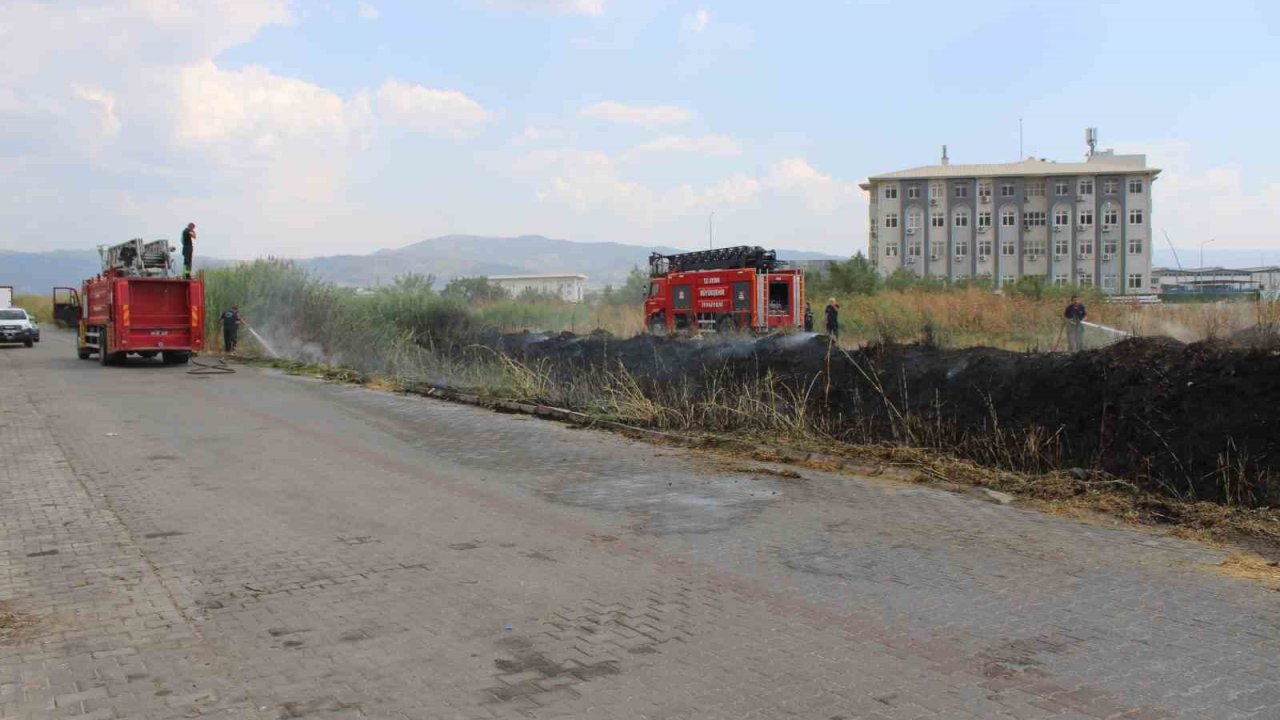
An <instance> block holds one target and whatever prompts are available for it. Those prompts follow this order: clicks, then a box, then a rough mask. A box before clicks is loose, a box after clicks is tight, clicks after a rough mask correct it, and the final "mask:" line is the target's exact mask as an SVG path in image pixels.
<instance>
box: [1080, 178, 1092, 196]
mask: <svg viewBox="0 0 1280 720" xmlns="http://www.w3.org/2000/svg"><path fill="white" fill-rule="evenodd" d="M1080 194H1081V195H1092V194H1093V180H1092V179H1090V180H1081V181H1080Z"/></svg>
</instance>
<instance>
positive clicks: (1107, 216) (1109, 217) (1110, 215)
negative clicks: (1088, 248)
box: [1102, 205, 1120, 228]
mask: <svg viewBox="0 0 1280 720" xmlns="http://www.w3.org/2000/svg"><path fill="white" fill-rule="evenodd" d="M1119 222H1120V211H1118V210H1116V209H1115V207H1114V206H1112V205H1108V206H1107V207H1105V208H1103V210H1102V226H1103V227H1106V228H1109V227H1111V226H1113V225H1116V224H1118V223H1119Z"/></svg>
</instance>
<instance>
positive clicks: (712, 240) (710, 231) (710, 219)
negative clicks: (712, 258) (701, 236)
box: [707, 210, 716, 250]
mask: <svg viewBox="0 0 1280 720" xmlns="http://www.w3.org/2000/svg"><path fill="white" fill-rule="evenodd" d="M715 219H716V211H715V210H712V211H711V214H710V215H708V216H707V249H708V250H714V249H715V247H716V230H715Z"/></svg>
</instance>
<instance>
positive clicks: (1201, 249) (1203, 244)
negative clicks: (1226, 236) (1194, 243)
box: [1200, 238, 1218, 270]
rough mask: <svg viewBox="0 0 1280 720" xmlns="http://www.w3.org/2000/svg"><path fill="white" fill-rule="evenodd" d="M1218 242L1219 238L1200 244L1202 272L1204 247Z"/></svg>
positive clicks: (1201, 267)
mask: <svg viewBox="0 0 1280 720" xmlns="http://www.w3.org/2000/svg"><path fill="white" fill-rule="evenodd" d="M1217 240H1218V238H1209V239H1208V240H1205V241H1204V242H1201V243H1200V269H1201V270H1203V269H1204V246H1205V245H1208V244H1209V243H1212V242H1217Z"/></svg>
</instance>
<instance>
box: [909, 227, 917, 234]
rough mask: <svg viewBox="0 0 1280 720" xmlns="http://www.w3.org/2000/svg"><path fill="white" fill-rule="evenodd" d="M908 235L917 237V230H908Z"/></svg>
mask: <svg viewBox="0 0 1280 720" xmlns="http://www.w3.org/2000/svg"><path fill="white" fill-rule="evenodd" d="M907 234H908V235H915V234H916V229H915V228H907Z"/></svg>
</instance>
